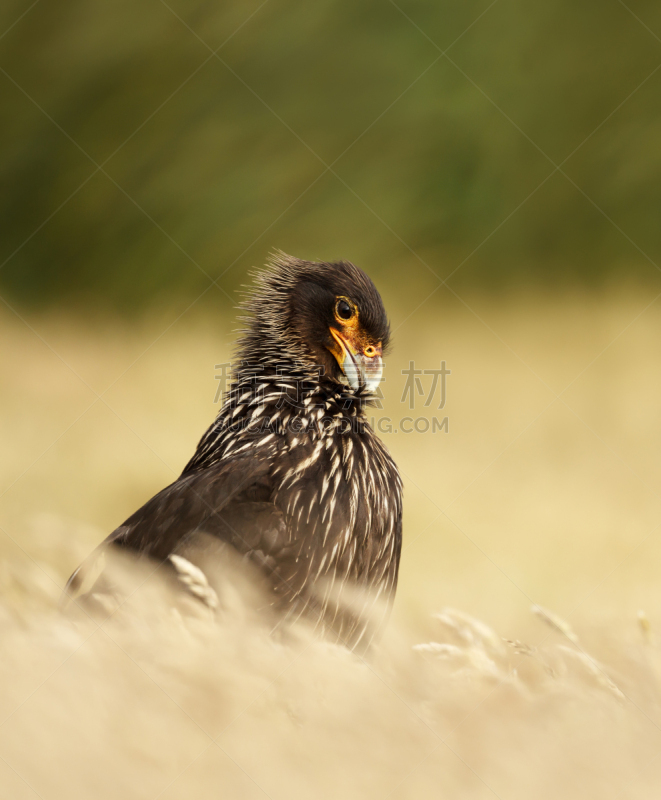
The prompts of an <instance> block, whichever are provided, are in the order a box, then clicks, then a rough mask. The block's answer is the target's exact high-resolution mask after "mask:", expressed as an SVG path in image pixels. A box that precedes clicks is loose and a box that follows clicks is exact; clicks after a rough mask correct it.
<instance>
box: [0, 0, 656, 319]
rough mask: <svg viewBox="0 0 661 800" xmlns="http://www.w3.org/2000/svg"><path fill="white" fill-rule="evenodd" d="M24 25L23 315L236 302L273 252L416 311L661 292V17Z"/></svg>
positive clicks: (19, 269)
mask: <svg viewBox="0 0 661 800" xmlns="http://www.w3.org/2000/svg"><path fill="white" fill-rule="evenodd" d="M28 9H29V10H28ZM23 12H27V13H25V15H24V16H23V17H22V18H21V19H20V20H19V21H18V22H16V20H17V19H18V18H19V17H20V15H21V14H23ZM14 23H16V24H14ZM12 25H13V27H11V29H10V30H9V31H8V32H7V33H6V34H5V35H4V36H3V37H2V39H0V68H1V69H2V74H0V92H1V96H0V114H1V115H2V117H1V124H0V154H1V155H0V175H1V185H2V192H1V193H0V203H1V206H0V225H1V226H2V230H1V233H0V264H1V265H2V266H1V268H0V291H1V292H2V293H3V295H4V296H5V297H6V298H7V299H8V300H9V301H10V302H13V303H17V304H19V306H23V307H27V308H29V307H43V306H48V305H52V304H58V305H60V306H61V305H62V304H65V305H66V306H72V307H74V306H76V305H78V306H83V307H85V308H90V306H91V307H94V308H97V307H98V308H101V307H108V308H110V309H113V310H121V311H122V312H126V313H131V314H133V313H136V312H138V311H140V310H141V309H143V308H145V307H147V306H150V305H153V304H155V303H156V304H162V303H164V302H165V303H168V302H170V301H172V300H175V301H176V302H177V303H180V302H191V301H193V300H195V299H196V298H197V297H198V296H199V295H200V293H202V292H203V291H204V290H205V289H208V287H209V286H210V285H211V280H212V279H213V280H217V282H218V284H219V285H220V286H221V287H222V289H223V290H224V291H226V292H227V293H229V294H230V295H232V292H233V290H234V289H236V288H237V287H238V286H239V285H240V284H241V283H243V282H244V281H245V272H246V269H247V268H248V267H250V266H252V265H255V264H261V263H263V261H264V258H265V255H266V253H267V252H268V251H269V250H270V249H271V248H273V247H279V248H282V249H283V250H286V251H288V252H292V253H294V254H296V255H300V256H303V257H309V258H315V257H316V258H337V257H344V258H350V259H351V260H353V261H356V262H357V263H359V264H361V265H364V266H365V267H366V268H368V270H369V271H370V273H371V274H372V275H373V276H374V277H375V278H376V279H377V282H378V283H379V284H380V285H381V286H385V287H386V288H389V289H396V290H397V291H400V290H401V291H403V292H405V293H406V292H410V293H411V297H412V298H413V299H415V298H421V297H424V296H425V295H426V294H427V293H428V291H429V290H430V289H433V288H434V286H435V285H437V284H438V280H437V278H436V277H435V275H434V273H435V274H436V275H438V276H440V277H441V278H446V277H447V276H448V275H450V274H452V277H451V278H450V285H452V286H456V287H462V290H463V288H465V287H466V286H467V285H470V287H471V288H474V287H477V288H479V289H483V288H489V289H492V288H500V287H511V286H512V285H513V284H520V283H525V284H528V283H532V284H539V283H541V284H543V285H549V284H551V285H563V284H566V283H573V282H579V283H582V284H585V283H587V284H588V285H599V284H600V283H603V282H604V281H612V280H613V279H616V280H617V279H619V278H621V277H622V278H626V279H627V280H635V281H637V282H649V281H653V282H655V283H656V282H658V280H659V270H658V268H656V267H655V265H654V264H653V263H652V262H656V261H659V260H661V226H660V225H659V219H660V217H661V146H660V145H661V106H660V103H659V96H660V95H659V90H660V88H661V71H659V72H654V70H655V69H657V68H658V66H659V64H660V63H661V46H660V45H661V40H659V38H658V35H657V33H656V32H659V34H661V6H660V5H659V3H658V2H653V1H652V0H631V2H630V3H628V4H627V7H625V6H624V5H623V4H622V3H620V2H618V1H617V0H612V2H611V1H610V0H609V2H604V1H603V0H601V1H600V2H597V1H596V0H586V1H585V2H582V3H576V2H570V1H569V0H549V1H548V2H546V3H530V2H527V3H526V2H522V1H521V0H497V2H495V3H490V2H489V0H479V2H478V1H476V0H462V2H458V1H457V0H455V1H454V2H448V0H437V2H426V3H423V2H412V1H411V0H401V2H400V0H398V2H397V5H395V4H393V3H390V2H388V0H375V1H374V2H369V1H368V2H361V3H355V2H348V1H347V0H317V2H314V3H300V2H298V3H295V2H291V0H267V2H262V1H261V0H257V1H255V0H248V1H247V2H242V3H237V2H233V3H219V2H211V1H210V0H207V1H205V0H168V3H167V5H166V3H165V2H162V1H161V0H149V1H147V0H142V2H139V3H136V2H132V1H129V0H104V1H103V2H101V0H59V2H58V3H52V2H45V0H44V1H43V2H38V3H37V4H35V5H34V7H33V8H31V7H30V3H29V2H19V0H5V2H4V3H3V4H2V6H1V8H0V33H2V32H4V31H5V30H6V29H7V28H9V27H10V26H12ZM446 49H447V52H445V51H446ZM214 51H217V52H216V53H215V54H214ZM632 93H633V94H632ZM328 167H330V169H328ZM556 167H560V169H559V170H556ZM531 195H532V196H531ZM412 251H415V255H414V254H413V252H412ZM422 262H425V264H426V265H427V267H428V268H427V267H426V266H424V264H423V263H422ZM457 267H460V268H459V269H457ZM455 270H456V272H455ZM403 275H406V280H403ZM218 295H219V293H218V291H217V290H215V289H214V290H213V291H212V292H207V294H206V295H205V297H206V299H210V298H212V296H213V298H212V299H213V301H214V302H218V301H219V299H220V298H219V296H218ZM221 296H222V297H225V298H226V295H224V294H222V295H221ZM202 303H204V300H203V301H202Z"/></svg>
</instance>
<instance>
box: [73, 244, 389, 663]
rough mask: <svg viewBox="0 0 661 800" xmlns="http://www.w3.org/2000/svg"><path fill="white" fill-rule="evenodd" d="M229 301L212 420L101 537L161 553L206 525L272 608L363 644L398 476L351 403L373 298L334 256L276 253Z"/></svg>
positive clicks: (366, 378) (377, 311) (382, 576)
mask: <svg viewBox="0 0 661 800" xmlns="http://www.w3.org/2000/svg"><path fill="white" fill-rule="evenodd" d="M241 308H242V310H243V311H244V312H245V316H244V317H242V321H243V323H244V325H245V327H244V330H243V332H242V335H241V338H240V339H239V341H238V346H237V350H236V359H235V364H236V367H235V369H234V370H233V374H232V381H231V384H230V387H229V390H228V391H227V393H226V395H225V399H224V402H223V406H222V408H221V410H220V412H219V414H218V416H217V418H216V420H215V421H214V423H213V424H212V425H211V427H210V428H209V429H208V431H207V432H206V433H205V434H204V436H203V437H202V439H201V440H200V443H199V444H198V446H197V449H196V451H195V454H194V455H193V457H192V458H191V460H190V461H189V462H188V464H187V465H186V467H185V468H184V470H183V472H182V474H181V476H180V477H179V478H178V479H177V480H176V481H175V482H174V483H172V484H170V486H167V487H166V488H165V489H163V490H162V491H160V492H159V493H158V494H157V495H155V496H154V497H152V499H151V500H149V501H148V502H147V503H145V505H143V506H142V508H140V509H139V510H138V511H136V512H135V513H134V514H133V515H132V516H130V517H129V518H128V519H127V520H126V522H124V523H123V524H122V525H120V526H119V527H118V528H117V529H116V530H115V531H114V532H113V533H112V534H110V536H109V537H108V538H107V539H106V540H105V542H104V543H103V545H102V546H101V548H102V549H116V548H119V549H121V550H123V551H124V552H129V553H133V554H135V555H137V556H138V557H141V558H147V559H152V560H153V562H154V563H159V562H162V563H163V564H165V565H167V564H168V562H170V561H172V559H173V558H174V561H175V562H176V561H177V555H178V554H179V555H180V556H182V555H184V556H185V555H186V552H187V550H186V548H187V546H188V545H189V543H190V542H191V541H192V540H193V539H194V538H195V536H196V535H197V534H206V535H207V536H210V537H214V540H216V539H217V540H220V541H221V542H223V543H224V546H225V547H229V548H230V549H233V551H235V555H236V554H238V555H239V556H241V557H243V559H245V560H246V561H248V562H250V563H251V564H252V565H253V566H254V568H255V569H256V570H257V571H258V573H259V574H260V577H261V579H262V580H263V582H265V583H266V584H267V585H268V592H269V595H268V596H269V601H268V604H269V606H270V607H272V608H273V609H275V610H276V611H277V613H279V614H282V615H284V616H285V617H290V618H291V617H293V616H299V615H301V614H304V615H305V616H306V617H308V618H311V619H313V621H314V623H315V624H316V625H318V626H320V627H321V628H323V629H324V630H325V631H327V632H333V635H334V636H335V637H337V639H339V641H341V642H344V643H345V644H347V645H348V646H350V647H355V646H357V644H358V643H359V642H361V641H362V644H365V641H366V640H369V639H370V638H371V637H372V635H373V633H374V629H375V627H374V625H373V624H372V622H371V617H373V615H372V614H371V613H370V611H371V610H373V609H374V608H377V607H379V608H382V609H385V610H386V611H387V609H388V608H389V607H390V605H391V603H392V600H393V598H394V593H395V588H396V585H397V572H398V568H399V558H400V551H401V541H402V483H401V480H400V477H399V473H398V471H397V467H396V465H395V463H394V461H393V460H392V458H391V456H390V455H389V453H388V451H387V450H386V448H385V446H384V445H383V444H382V443H381V441H380V440H379V439H378V437H377V436H376V434H375V433H374V431H373V430H372V428H371V427H370V426H369V424H368V423H367V419H366V415H365V409H366V406H367V404H368V403H369V402H370V400H372V399H373V398H374V394H373V392H374V390H375V389H376V388H377V386H378V384H379V381H380V379H381V374H382V356H383V353H384V352H385V350H386V348H387V346H388V343H389V338H390V334H389V325H388V320H387V317H386V312H385V309H384V307H383V302H382V300H381V297H380V295H379V293H378V291H377V290H376V288H375V286H374V284H373V283H372V281H371V280H370V279H369V278H368V277H367V275H366V274H365V273H364V272H363V271H362V270H361V269H359V268H358V267H356V266H354V265H353V264H351V263H349V262H346V261H341V262H337V263H324V262H312V261H302V260H299V259H297V258H293V257H291V256H287V255H285V254H284V253H277V254H276V255H275V256H274V257H273V258H272V260H271V261H270V263H269V264H268V267H267V269H266V270H265V271H263V272H260V273H258V274H257V275H256V281H255V286H254V288H253V289H252V291H251V292H250V294H249V295H248V296H247V299H246V300H245V302H244V303H243V304H242V306H241ZM95 552H97V551H95ZM93 556H94V554H93ZM93 556H92V557H93ZM92 557H90V558H92ZM88 563H89V559H88V561H87V562H84V563H83V565H82V566H81V567H79V568H78V570H76V572H74V574H73V575H72V576H71V578H70V579H69V583H68V585H67V592H68V594H69V595H70V596H71V595H72V594H75V593H76V592H77V591H79V589H80V585H81V583H82V579H83V577H84V575H85V572H86V565H87V564H88ZM356 598H358V600H357V599H356ZM381 619H382V616H381ZM377 627H378V625H377Z"/></svg>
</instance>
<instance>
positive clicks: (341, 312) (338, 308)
mask: <svg viewBox="0 0 661 800" xmlns="http://www.w3.org/2000/svg"><path fill="white" fill-rule="evenodd" d="M335 313H336V314H337V317H338V319H343V320H348V319H351V317H353V308H351V306H350V305H349V303H347V301H346V300H342V299H340V300H338V301H337V303H335Z"/></svg>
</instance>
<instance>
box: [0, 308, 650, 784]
mask: <svg viewBox="0 0 661 800" xmlns="http://www.w3.org/2000/svg"><path fill="white" fill-rule="evenodd" d="M650 299H651V297H650V298H647V297H646V296H645V295H644V294H643V293H636V292H631V293H624V292H620V293H619V294H618V293H612V294H608V295H604V296H601V297H597V296H585V297H584V296H579V295H576V296H571V297H568V296H565V297H562V298H546V299H544V298H542V297H540V296H519V297H515V298H508V299H503V300H498V301H495V300H493V299H491V300H486V299H484V300H480V299H479V298H473V299H472V300H471V301H470V304H471V307H472V308H473V310H474V311H475V312H476V313H475V314H474V313H472V312H471V311H469V310H467V309H466V308H465V307H463V306H461V304H459V303H453V302H452V301H451V299H450V298H447V299H446V302H445V305H444V307H443V310H442V311H437V312H435V313H434V315H432V314H431V313H426V314H425V313H424V312H423V311H421V312H419V313H418V314H417V315H415V316H414V317H413V318H412V319H410V320H408V321H406V322H404V320H405V317H406V315H407V313H408V311H409V310H408V309H405V308H401V309H398V308H397V303H396V298H390V299H388V298H387V305H388V306H389V307H390V308H392V309H393V323H394V328H395V329H397V328H398V325H399V324H400V322H402V323H403V324H402V327H401V329H400V330H396V334H395V338H396V349H395V352H394V353H393V355H392V357H391V358H390V359H389V361H388V367H387V380H386V383H385V386H384V392H385V395H386V401H385V404H384V405H385V407H384V409H383V411H381V412H377V413H378V414H380V415H387V416H390V417H391V418H392V419H393V422H394V427H397V425H398V422H397V421H398V420H399V418H401V417H402V416H403V415H404V416H408V415H410V416H413V417H417V416H420V415H422V414H423V413H430V409H421V408H417V409H415V410H414V411H413V412H409V411H408V409H407V408H406V406H404V405H402V404H401V403H400V397H401V394H402V388H403V383H404V378H403V377H402V375H401V373H400V370H401V369H402V368H403V367H405V366H406V365H408V362H409V360H410V359H413V360H414V361H415V362H416V366H420V367H422V368H434V367H437V366H438V362H439V361H440V360H441V359H444V360H445V361H446V363H447V366H448V368H450V369H451V370H452V375H451V376H450V378H449V381H448V402H447V405H446V408H445V409H444V410H443V411H442V412H439V411H434V412H432V413H436V414H437V416H441V417H442V416H446V415H447V416H448V417H449V421H450V432H449V434H444V433H436V434H433V435H432V434H426V435H421V434H409V435H405V434H402V433H401V432H400V433H398V434H395V433H392V434H389V435H386V436H384V438H385V439H386V441H387V443H388V446H389V447H390V449H391V450H392V452H393V453H394V455H395V457H396V459H397V461H398V463H399V464H400V466H401V468H402V471H403V473H404V476H405V491H406V495H405V508H406V512H405V548H404V554H403V562H402V572H401V584H400V590H399V594H398V598H397V603H396V606H395V611H394V614H393V618H392V621H391V624H390V626H389V628H388V630H387V633H386V635H385V637H384V639H383V641H382V642H381V643H380V645H379V646H378V647H377V648H376V649H375V651H374V652H373V653H371V654H370V656H369V657H368V658H366V659H365V660H363V659H361V658H359V657H357V656H354V655H352V654H350V653H348V652H346V651H345V650H343V649H342V648H339V647H335V646H331V645H328V644H324V643H323V642H319V641H317V640H315V639H314V638H313V637H312V636H311V634H310V633H309V631H307V629H306V628H305V627H300V628H297V629H294V630H290V631H287V632H285V634H283V635H282V636H279V637H275V638H274V637H271V636H269V633H268V628H267V626H266V625H265V624H264V623H263V622H262V621H260V620H259V619H257V618H254V616H253V615H252V613H251V611H250V609H249V607H247V606H245V605H244V604H243V603H242V602H241V601H240V600H239V599H238V596H234V595H230V596H229V598H228V597H226V598H224V599H223V598H221V600H222V602H221V607H220V609H219V611H218V612H217V614H215V615H212V614H211V612H209V611H208V610H205V609H203V608H202V607H201V606H199V605H196V603H195V602H194V601H192V600H191V601H190V602H189V603H183V604H182V603H181V602H180V601H174V600H173V599H172V598H171V597H170V596H168V595H167V593H166V592H165V589H164V588H163V587H160V586H159V585H158V583H156V581H155V580H154V579H150V580H148V581H147V582H146V583H145V584H144V585H143V586H142V587H141V589H140V590H139V591H137V592H136V594H135V595H134V596H132V598H131V600H130V601H129V602H127V604H126V606H123V607H122V608H120V609H119V611H117V612H116V613H115V614H113V615H112V616H111V617H110V618H109V619H107V621H105V622H103V624H102V625H101V626H99V625H100V622H101V620H99V619H96V620H92V619H90V618H88V617H87V616H86V615H85V614H83V613H82V612H79V613H71V614H68V615H64V616H63V615H61V614H60V613H59V612H58V611H57V601H58V598H59V590H60V589H59V587H60V586H61V585H62V584H63V582H64V580H65V579H66V577H67V575H68V573H69V572H70V571H71V570H72V569H73V568H74V567H75V566H76V564H77V563H78V562H79V560H80V559H81V558H82V557H84V555H86V553H87V552H89V550H90V549H91V548H92V547H93V546H94V545H95V544H96V543H97V542H98V541H99V540H100V539H101V538H102V537H103V536H104V535H105V534H106V533H107V532H108V531H109V530H111V529H112V528H113V527H115V526H116V525H117V524H118V523H119V522H121V521H122V519H124V518H125V517H126V516H127V515H128V514H129V513H131V512H132V511H133V510H135V508H136V507H137V506H138V505H139V504H141V503H142V502H143V501H144V500H145V499H147V498H148V497H149V496H150V494H151V493H153V492H154V491H156V490H158V489H159V488H160V487H161V486H163V485H164V484H166V483H168V482H169V481H170V480H172V479H173V477H174V476H175V475H176V474H177V473H178V471H179V470H180V469H181V467H182V466H183V464H184V463H185V461H186V459H187V458H188V456H189V455H190V452H191V450H192V448H193V447H194V444H195V442H196V441H197V438H198V437H199V435H200V434H201V433H202V431H203V430H204V428H205V426H206V425H207V424H208V423H209V421H210V420H211V419H212V417H213V414H214V406H213V402H212V401H213V396H214V393H215V390H216V386H217V382H216V381H215V379H214V374H215V370H214V365H215V364H218V363H221V362H223V361H226V360H228V358H229V348H230V344H231V334H230V331H231V321H230V320H225V319H221V320H218V319H215V320H214V319H212V318H210V317H203V318H195V319H193V318H191V319H189V318H187V317H186V316H184V317H183V318H182V319H181V320H180V321H179V322H177V323H176V324H175V325H174V326H173V327H172V328H171V329H170V330H169V331H168V332H167V333H165V335H163V336H162V337H161V338H160V339H158V340H157V341H155V340H156V339H157V337H158V335H159V334H160V333H161V332H162V331H163V329H164V328H165V327H166V325H167V324H168V323H169V322H170V321H171V319H168V316H167V314H164V315H163V317H162V318H156V317H155V318H153V319H151V320H149V321H147V322H144V323H142V324H141V325H140V326H135V325H134V326H130V325H124V324H120V323H117V322H114V323H110V322H103V321H99V322H97V323H96V324H93V325H92V324H90V323H86V324H85V325H83V324H82V323H74V322H72V321H71V320H67V319H61V318H54V317H49V318H46V317H39V318H30V319H29V320H28V321H29V324H30V325H31V326H32V327H33V329H34V331H36V333H35V332H33V331H31V330H30V329H29V328H28V327H26V326H25V325H24V324H23V323H22V322H20V321H18V320H17V319H14V318H9V317H5V318H4V319H2V320H0V331H1V335H2V337H3V341H4V342H5V346H4V347H3V350H2V352H1V353H0V381H1V383H2V392H0V433H1V436H2V442H3V456H4V457H3V459H2V461H1V462H0V490H1V491H3V492H4V494H3V495H2V498H1V504H0V526H1V529H2V531H1V532H0V558H1V561H0V630H1V634H0V635H1V636H2V642H3V647H2V658H1V659H0V685H1V686H2V690H1V691H0V723H2V724H1V725H0V757H1V759H2V760H0V796H2V797H8V798H12V800H13V799H14V798H34V797H42V798H43V799H44V800H51V799H52V800H55V798H65V797H66V798H67V799H70V798H118V797H122V798H141V800H142V798H146V799H147V800H151V799H152V798H156V797H162V798H184V797H185V798H190V797H196V798H206V797H209V798H211V797H214V798H215V797H218V796H225V797H232V798H234V797H236V798H252V797H256V798H257V797H263V796H268V797H271V798H274V800H275V798H299V797H300V798H308V797H321V798H337V797H347V798H384V800H385V798H419V797H427V796H434V797H436V796H440V797H453V798H457V797H461V798H482V797H484V798H488V797H499V798H501V799H502V800H510V798H512V799H513V798H541V799H542V800H545V799H546V798H549V800H550V799H551V798H553V800H555V798H559V797H563V798H565V797H566V798H591V797H594V798H613V799H615V798H657V797H659V793H660V791H661V728H660V726H661V650H660V649H659V637H660V636H661V613H660V612H659V608H660V605H659V602H660V600H661V596H660V595H661V592H660V591H659V580H658V572H659V564H660V563H661V547H660V544H659V541H660V536H661V528H657V526H658V525H659V523H660V522H661V498H659V496H658V494H657V490H658V486H659V485H660V484H661V459H659V457H658V454H659V452H660V451H661V415H660V414H659V398H660V397H661V385H660V384H661V371H660V370H659V368H658V365H659V363H661V315H660V314H659V309H658V308H657V307H656V306H654V305H652V306H651V307H650V308H648V309H647V310H646V311H644V313H642V314H641V315H640V316H638V317H637V315H638V314H640V312H641V311H643V309H645V306H646V305H647V304H648V303H649V300H650ZM636 317H637V319H635V321H633V320H634V318H636ZM37 334H38V335H37ZM39 337H42V338H39ZM44 341H45V342H47V343H48V344H47V345H46V344H45V343H44ZM148 348H149V349H148ZM605 348H607V349H605ZM145 351H146V352H145ZM98 395H101V399H99V397H98ZM558 395H559V397H558ZM419 405H420V403H419ZM533 606H534V611H535V613H532V607H533ZM3 720H4V722H3Z"/></svg>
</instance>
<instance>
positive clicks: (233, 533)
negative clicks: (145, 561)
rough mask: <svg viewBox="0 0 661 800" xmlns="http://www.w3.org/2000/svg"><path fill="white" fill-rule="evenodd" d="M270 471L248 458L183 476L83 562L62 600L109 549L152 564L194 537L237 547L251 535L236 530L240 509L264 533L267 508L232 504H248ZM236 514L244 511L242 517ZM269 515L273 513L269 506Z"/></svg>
mask: <svg viewBox="0 0 661 800" xmlns="http://www.w3.org/2000/svg"><path fill="white" fill-rule="evenodd" d="M269 471H270V459H268V458H257V457H255V455H254V454H252V455H251V456H244V457H239V458H232V459H228V460H227V461H226V462H224V463H223V462H220V463H216V464H215V465H214V466H213V467H211V468H209V469H205V470H199V471H196V472H188V473H185V474H184V475H182V476H181V477H180V478H179V479H178V480H176V481H175V482H174V483H172V484H170V485H169V486H166V488H165V489H163V490H162V491H160V492H159V493H158V494H156V495H154V497H152V498H151V500H149V501H147V502H146V503H145V504H144V505H143V506H142V508H139V509H138V510H137V511H136V512H135V513H134V514H132V515H131V516H130V517H129V518H128V519H127V520H126V521H125V522H124V523H123V524H122V525H120V526H119V527H118V528H117V529H116V530H115V531H113V532H112V533H111V534H110V536H108V538H107V539H106V540H105V541H104V542H102V544H101V545H99V547H97V548H96V550H95V551H94V552H93V553H92V554H91V555H90V556H88V558H87V559H85V561H84V562H83V563H82V564H81V565H80V567H78V569H77V570H76V571H75V572H74V573H73V575H72V576H71V577H70V578H69V581H68V582H67V585H66V587H65V590H64V591H65V594H66V595H67V597H69V598H71V597H73V596H75V595H76V594H77V593H78V592H79V590H80V588H81V585H82V584H83V582H84V581H85V580H86V578H87V576H88V574H89V573H90V571H91V570H93V569H94V567H95V565H97V564H98V562H99V559H100V557H101V556H102V554H103V553H104V552H105V551H106V549H107V548H108V547H109V546H114V547H118V548H121V549H123V550H128V551H132V552H134V553H136V554H140V555H147V556H150V557H151V558H153V559H155V560H156V561H164V560H165V559H167V558H168V556H169V555H171V554H172V553H173V552H175V550H176V549H177V548H178V547H180V546H181V545H182V544H183V543H184V542H185V540H186V539H187V538H188V537H189V536H190V535H191V534H193V533H195V532H204V533H210V534H212V535H215V536H218V537H220V538H221V539H224V540H226V541H230V542H231V543H232V544H234V545H235V546H239V545H240V544H241V541H242V539H244V536H248V535H250V530H245V534H244V533H242V531H241V530H238V529H237V526H236V524H235V523H236V520H237V513H238V518H239V519H241V518H242V517H245V516H246V513H245V509H246V508H248V509H249V508H250V507H251V506H254V507H255V508H254V512H255V514H254V515H253V516H254V521H255V522H258V521H260V522H261V523H262V525H261V526H259V525H253V527H264V522H266V521H267V515H266V507H267V506H268V507H269V511H270V510H271V508H270V504H268V503H251V502H247V503H237V502H236V500H237V498H238V497H239V496H240V495H244V496H245V495H246V494H247V495H248V497H247V498H246V499H248V500H249V499H250V490H251V488H252V487H256V486H259V485H260V484H264V483H266V484H268V473H269ZM264 488H267V487H264ZM237 509H243V514H241V513H240V512H237ZM272 511H273V512H276V509H275V507H274V506H273V507H272ZM248 517H250V513H248ZM260 517H261V519H260ZM271 522H273V520H272V519H271ZM276 522H277V520H276ZM266 527H267V528H268V525H267V526H266ZM271 527H272V526H271ZM239 549H243V548H241V547H239ZM248 549H250V547H249V546H246V548H245V550H248Z"/></svg>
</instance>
